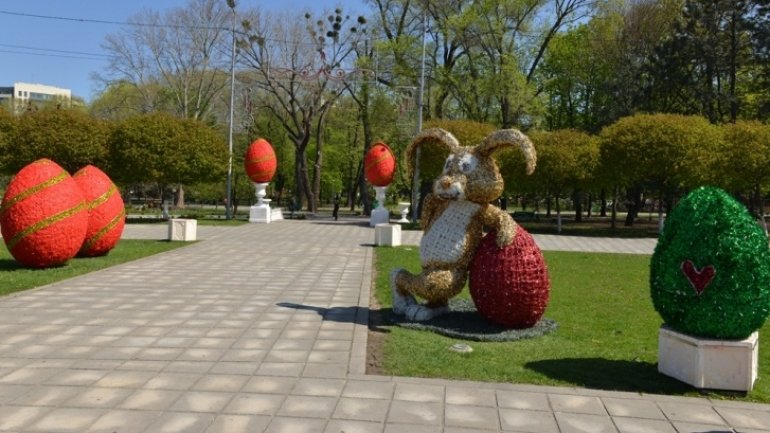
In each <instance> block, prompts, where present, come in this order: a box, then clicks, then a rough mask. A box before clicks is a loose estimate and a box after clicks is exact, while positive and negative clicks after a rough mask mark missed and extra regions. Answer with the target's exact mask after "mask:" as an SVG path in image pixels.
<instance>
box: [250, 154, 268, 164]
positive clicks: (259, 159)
mask: <svg viewBox="0 0 770 433" xmlns="http://www.w3.org/2000/svg"><path fill="white" fill-rule="evenodd" d="M273 159H275V155H263V156H258V157H256V158H254V159H250V160H248V161H246V164H258V163H260V162H266V161H271V160H273Z"/></svg>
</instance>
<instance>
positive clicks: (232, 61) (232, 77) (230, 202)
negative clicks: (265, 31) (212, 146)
mask: <svg viewBox="0 0 770 433" xmlns="http://www.w3.org/2000/svg"><path fill="white" fill-rule="evenodd" d="M227 5H228V6H229V7H230V10H231V11H232V13H233V22H232V31H233V43H232V52H231V53H230V117H229V125H228V138H227V151H228V153H227V192H226V194H227V204H226V206H225V219H228V220H230V219H232V218H233V116H234V113H235V1H228V2H227Z"/></svg>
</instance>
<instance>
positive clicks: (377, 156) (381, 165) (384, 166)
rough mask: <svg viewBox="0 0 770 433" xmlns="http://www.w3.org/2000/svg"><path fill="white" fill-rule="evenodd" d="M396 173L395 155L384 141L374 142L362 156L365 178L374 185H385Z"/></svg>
mask: <svg viewBox="0 0 770 433" xmlns="http://www.w3.org/2000/svg"><path fill="white" fill-rule="evenodd" d="M395 173H396V157H395V156H394V155H393V151H392V150H390V147H388V145H387V144H385V143H374V145H372V148H371V149H369V151H368V152H366V156H365V157H364V174H365V175H366V180H368V181H369V183H371V184H372V185H374V186H387V185H389V184H390V182H392V181H393V175H394V174H395Z"/></svg>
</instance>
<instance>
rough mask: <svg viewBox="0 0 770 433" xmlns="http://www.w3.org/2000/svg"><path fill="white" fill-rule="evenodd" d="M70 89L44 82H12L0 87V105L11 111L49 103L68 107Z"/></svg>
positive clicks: (70, 94) (14, 111) (70, 100)
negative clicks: (10, 84)
mask: <svg viewBox="0 0 770 433" xmlns="http://www.w3.org/2000/svg"><path fill="white" fill-rule="evenodd" d="M71 103H72V91H71V90H70V89H62V88H59V87H54V86H46V85H44V84H32V83H14V84H13V86H11V87H0V106H3V107H5V108H6V109H8V110H9V111H11V112H13V113H17V114H18V113H21V112H23V111H24V110H27V109H30V108H34V107H41V106H44V105H49V104H62V105H64V106H67V107H69V106H70V104H71Z"/></svg>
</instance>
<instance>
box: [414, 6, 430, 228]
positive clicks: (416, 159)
mask: <svg viewBox="0 0 770 433" xmlns="http://www.w3.org/2000/svg"><path fill="white" fill-rule="evenodd" d="M427 34H428V20H427V17H426V15H425V13H423V15H422V58H421V61H420V92H419V93H418V94H417V132H416V133H417V134H419V133H420V131H422V106H423V92H425V45H426V41H427ZM421 154H422V148H421V147H418V148H417V152H416V153H415V155H414V173H413V177H412V221H417V216H418V209H417V208H418V207H419V206H418V205H419V204H420V157H421Z"/></svg>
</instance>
